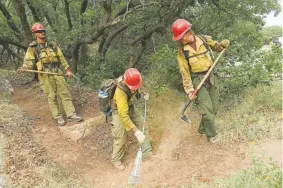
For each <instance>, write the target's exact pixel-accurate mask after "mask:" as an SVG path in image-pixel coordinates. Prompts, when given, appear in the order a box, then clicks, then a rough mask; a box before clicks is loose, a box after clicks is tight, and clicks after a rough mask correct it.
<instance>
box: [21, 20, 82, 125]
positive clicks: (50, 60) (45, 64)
mask: <svg viewBox="0 0 283 188" xmlns="http://www.w3.org/2000/svg"><path fill="white" fill-rule="evenodd" d="M31 30H32V32H33V34H34V35H35V37H36V41H33V42H31V43H30V44H29V47H28V49H27V52H26V55H25V57H24V62H23V65H22V67H20V68H19V69H18V72H24V71H25V70H26V69H36V70H38V71H44V72H50V73H61V74H62V71H61V70H60V67H62V68H63V69H64V70H65V71H66V76H67V77H69V78H71V77H72V71H71V68H70V67H69V65H68V63H67V61H66V59H65V57H64V55H63V53H62V52H61V49H60V48H59V46H58V45H57V44H56V43H54V42H48V41H46V31H45V28H44V26H43V25H42V24H39V23H36V24H34V25H33V26H32V29H31ZM38 79H39V82H40V86H41V88H42V90H43V92H44V93H45V94H46V95H47V98H48V104H49V107H50V110H51V112H52V115H53V118H54V119H56V120H57V122H58V125H59V126H63V125H65V120H64V118H63V116H62V112H60V109H59V107H58V100H57V94H58V95H59V97H60V99H61V102H62V104H63V108H64V110H65V113H66V115H67V119H68V121H78V122H79V121H82V120H83V118H82V117H80V116H78V115H77V114H76V111H75V108H74V105H73V103H72V97H71V94H70V91H69V89H68V86H67V84H66V82H65V78H64V77H63V76H57V75H51V74H41V73H39V74H38Z"/></svg>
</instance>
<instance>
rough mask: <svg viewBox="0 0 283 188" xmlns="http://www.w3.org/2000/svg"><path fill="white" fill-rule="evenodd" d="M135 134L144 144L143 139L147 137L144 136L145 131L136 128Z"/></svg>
mask: <svg viewBox="0 0 283 188" xmlns="http://www.w3.org/2000/svg"><path fill="white" fill-rule="evenodd" d="M135 136H136V138H137V140H138V141H139V143H141V144H142V143H143V141H144V139H145V136H144V134H143V132H141V131H140V130H139V129H138V130H136V132H135Z"/></svg>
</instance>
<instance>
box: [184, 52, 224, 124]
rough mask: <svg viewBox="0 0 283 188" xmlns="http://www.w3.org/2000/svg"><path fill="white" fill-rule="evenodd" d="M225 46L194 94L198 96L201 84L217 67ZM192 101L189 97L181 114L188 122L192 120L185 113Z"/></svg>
mask: <svg viewBox="0 0 283 188" xmlns="http://www.w3.org/2000/svg"><path fill="white" fill-rule="evenodd" d="M225 50H226V49H225V48H224V49H223V50H222V51H221V52H220V54H219V55H218V57H217V58H216V60H215V61H214V63H213V64H212V66H211V67H210V68H209V70H208V71H207V73H206V74H205V76H204V78H203V79H202V80H201V82H200V83H199V85H198V87H197V88H196V90H195V91H194V92H193V96H196V95H197V93H198V92H199V90H200V88H201V86H202V85H203V83H204V82H205V80H206V79H207V78H208V77H209V75H210V73H211V71H212V70H213V68H214V67H215V65H216V63H217V62H218V60H219V59H220V57H221V56H222V54H223V53H224V52H225ZM190 103H191V100H190V99H188V100H187V102H186V104H185V106H184V108H183V110H182V114H181V119H182V120H184V121H185V122H187V123H189V124H190V123H191V121H190V120H189V118H188V117H187V116H186V115H185V111H186V109H187V108H188V107H189V105H190Z"/></svg>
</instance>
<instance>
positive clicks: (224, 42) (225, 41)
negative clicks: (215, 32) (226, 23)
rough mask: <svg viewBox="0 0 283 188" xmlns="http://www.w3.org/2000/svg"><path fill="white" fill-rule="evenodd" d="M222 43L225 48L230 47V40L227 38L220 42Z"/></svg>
mask: <svg viewBox="0 0 283 188" xmlns="http://www.w3.org/2000/svg"><path fill="white" fill-rule="evenodd" d="M220 45H221V46H222V47H223V48H228V46H229V45H230V41H229V40H228V39H225V40H222V41H221V42H220Z"/></svg>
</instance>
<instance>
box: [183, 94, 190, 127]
mask: <svg viewBox="0 0 283 188" xmlns="http://www.w3.org/2000/svg"><path fill="white" fill-rule="evenodd" d="M190 103H191V100H188V101H187V102H186V104H185V106H184V108H183V110H182V115H181V119H182V120H184V121H185V122H187V123H188V124H189V125H190V124H191V121H190V120H189V118H188V117H187V116H186V115H185V111H186V109H187V108H188V107H189V105H190Z"/></svg>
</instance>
